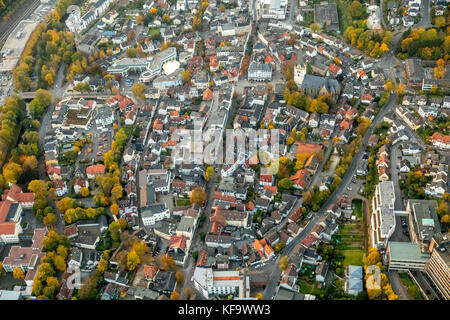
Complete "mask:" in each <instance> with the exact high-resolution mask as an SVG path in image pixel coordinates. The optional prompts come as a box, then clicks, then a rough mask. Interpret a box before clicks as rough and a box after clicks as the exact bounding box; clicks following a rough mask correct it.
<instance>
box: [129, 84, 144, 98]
mask: <svg viewBox="0 0 450 320" xmlns="http://www.w3.org/2000/svg"><path fill="white" fill-rule="evenodd" d="M146 88H147V87H146V85H145V83H135V84H134V85H133V87H132V88H131V92H132V93H133V96H134V97H135V98H137V99H139V100H141V101H142V102H143V101H145V90H146Z"/></svg>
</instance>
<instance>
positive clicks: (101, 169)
mask: <svg viewBox="0 0 450 320" xmlns="http://www.w3.org/2000/svg"><path fill="white" fill-rule="evenodd" d="M105 169H106V167H105V165H103V164H95V165H92V166H89V167H87V168H86V174H89V175H91V174H92V175H99V174H104V173H105Z"/></svg>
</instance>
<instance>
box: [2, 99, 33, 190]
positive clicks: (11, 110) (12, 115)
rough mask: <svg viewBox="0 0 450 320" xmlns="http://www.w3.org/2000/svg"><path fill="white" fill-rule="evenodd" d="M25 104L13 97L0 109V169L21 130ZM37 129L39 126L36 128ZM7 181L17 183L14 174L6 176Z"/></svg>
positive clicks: (16, 177)
mask: <svg viewBox="0 0 450 320" xmlns="http://www.w3.org/2000/svg"><path fill="white" fill-rule="evenodd" d="M25 115H26V104H25V102H24V101H23V100H22V99H21V98H20V97H19V96H18V95H14V96H12V97H8V98H6V100H5V104H4V105H3V106H2V107H1V109H0V167H1V166H3V164H4V162H5V160H6V158H7V156H8V153H9V151H10V150H11V149H12V148H13V147H14V146H15V144H16V142H17V139H18V136H19V134H20V130H21V124H22V122H23V121H24V119H25ZM38 127H39V126H38ZM7 177H8V181H11V182H14V183H15V182H17V179H18V176H16V174H11V175H10V174H9V172H8V174H7ZM3 178H5V179H6V177H5V172H4V173H3V176H0V183H1V186H0V187H2V188H3V184H4V182H5V181H4V180H5V179H3Z"/></svg>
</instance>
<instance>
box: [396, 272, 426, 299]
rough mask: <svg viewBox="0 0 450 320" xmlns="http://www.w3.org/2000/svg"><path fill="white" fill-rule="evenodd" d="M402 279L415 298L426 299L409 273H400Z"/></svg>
mask: <svg viewBox="0 0 450 320" xmlns="http://www.w3.org/2000/svg"><path fill="white" fill-rule="evenodd" d="M398 275H399V276H400V279H401V280H402V282H403V284H404V285H405V287H407V288H408V292H409V293H410V294H411V296H412V297H413V298H414V299H415V300H424V297H423V295H422V292H421V291H420V289H419V287H418V286H417V285H416V283H415V282H414V281H413V279H411V277H410V276H409V274H407V273H399V274H398Z"/></svg>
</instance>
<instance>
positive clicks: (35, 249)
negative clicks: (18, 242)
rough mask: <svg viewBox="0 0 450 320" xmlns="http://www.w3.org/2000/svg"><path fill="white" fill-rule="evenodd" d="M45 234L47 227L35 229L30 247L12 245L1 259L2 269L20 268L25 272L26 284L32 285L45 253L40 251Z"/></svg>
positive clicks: (12, 269) (9, 270)
mask: <svg viewBox="0 0 450 320" xmlns="http://www.w3.org/2000/svg"><path fill="white" fill-rule="evenodd" d="M46 234H47V228H42V229H35V230H34V235H33V239H32V241H33V242H32V245H31V247H21V246H12V247H11V250H10V251H9V254H8V256H7V257H6V258H5V259H4V260H3V269H5V271H6V272H13V271H14V269H15V268H20V269H21V270H22V271H23V272H24V273H26V275H25V279H24V280H25V283H26V284H27V285H28V286H31V285H33V281H34V277H35V276H36V273H37V269H38V267H39V265H40V263H41V259H43V257H45V255H46V254H45V252H42V248H43V240H44V237H45V235H46Z"/></svg>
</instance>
